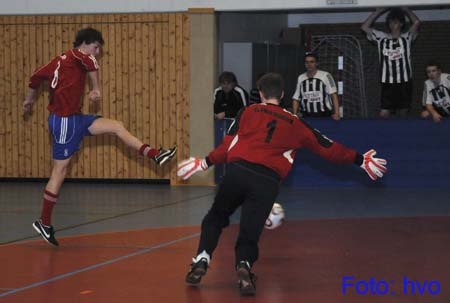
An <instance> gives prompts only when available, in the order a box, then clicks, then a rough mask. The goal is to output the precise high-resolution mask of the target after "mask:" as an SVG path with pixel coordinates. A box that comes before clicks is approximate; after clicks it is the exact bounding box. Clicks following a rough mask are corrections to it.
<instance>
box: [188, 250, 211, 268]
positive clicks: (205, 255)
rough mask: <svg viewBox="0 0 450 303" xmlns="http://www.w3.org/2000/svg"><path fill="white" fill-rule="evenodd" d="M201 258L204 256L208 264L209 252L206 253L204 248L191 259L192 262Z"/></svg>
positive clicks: (209, 259)
mask: <svg viewBox="0 0 450 303" xmlns="http://www.w3.org/2000/svg"><path fill="white" fill-rule="evenodd" d="M202 258H205V259H206V262H208V265H209V262H210V261H211V257H210V256H209V254H208V253H207V252H206V251H205V250H204V251H202V252H201V253H200V254H199V255H198V256H197V257H195V258H192V261H193V262H194V263H197V262H198V261H200V260H201V259H202Z"/></svg>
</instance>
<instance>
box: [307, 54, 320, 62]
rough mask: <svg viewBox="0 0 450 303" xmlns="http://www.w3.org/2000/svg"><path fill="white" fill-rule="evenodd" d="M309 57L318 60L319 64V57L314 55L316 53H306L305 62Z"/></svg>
mask: <svg viewBox="0 0 450 303" xmlns="http://www.w3.org/2000/svg"><path fill="white" fill-rule="evenodd" d="M308 57H312V58H314V59H316V62H319V57H318V56H317V55H316V54H314V53H306V54H305V60H306V58H308Z"/></svg>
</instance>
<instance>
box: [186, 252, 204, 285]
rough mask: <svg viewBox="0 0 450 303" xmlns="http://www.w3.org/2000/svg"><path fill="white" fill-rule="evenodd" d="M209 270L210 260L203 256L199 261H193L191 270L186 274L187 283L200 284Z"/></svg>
mask: <svg viewBox="0 0 450 303" xmlns="http://www.w3.org/2000/svg"><path fill="white" fill-rule="evenodd" d="M207 270H208V261H207V259H206V258H201V259H200V260H199V261H197V262H195V263H192V264H191V270H190V271H189V272H188V274H187V275H186V283H188V284H190V285H197V284H199V283H200V281H201V280H202V277H203V276H204V275H205V274H206V271H207Z"/></svg>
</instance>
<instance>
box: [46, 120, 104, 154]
mask: <svg viewBox="0 0 450 303" xmlns="http://www.w3.org/2000/svg"><path fill="white" fill-rule="evenodd" d="M97 118H100V116H95V115H81V114H79V115H72V116H69V117H59V116H56V115H54V114H52V113H50V116H49V117H48V128H49V131H50V133H51V134H52V141H53V159H55V160H65V159H67V158H70V157H71V156H72V155H73V154H74V153H75V152H76V151H78V150H80V144H81V141H82V140H83V137H85V136H92V134H91V133H90V132H89V129H88V128H89V126H91V125H92V123H93V122H94V121H95V119H97Z"/></svg>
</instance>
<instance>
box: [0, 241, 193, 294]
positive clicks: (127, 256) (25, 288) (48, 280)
mask: <svg viewBox="0 0 450 303" xmlns="http://www.w3.org/2000/svg"><path fill="white" fill-rule="evenodd" d="M199 235H200V233H195V234H192V235H189V236H186V237H183V238H179V239H176V240H172V241H169V242H165V243H161V244H158V245H154V246H150V247H147V248H145V249H142V250H139V251H137V252H134V253H131V254H128V255H125V256H121V257H117V258H114V259H111V260H108V261H104V262H101V263H97V264H94V265H91V266H88V267H84V268H81V269H77V270H74V271H71V272H68V273H65V274H62V275H59V276H56V277H53V278H50V279H47V280H44V281H40V282H35V283H33V284H30V285H26V286H23V287H19V288H14V289H12V290H10V291H7V292H4V293H2V294H0V298H1V297H6V296H9V295H12V294H15V293H18V292H21V291H24V290H27V289H30V288H34V287H37V286H41V285H44V284H48V283H50V282H54V281H57V280H61V279H64V278H67V277H71V276H74V275H77V274H79V273H82V272H85V271H88V270H92V269H96V268H99V267H102V266H105V265H109V264H112V263H116V262H119V261H122V260H125V259H128V258H131V257H135V256H139V255H142V254H145V253H148V252H150V251H152V250H156V249H159V248H163V247H166V246H169V245H172V244H175V243H178V242H181V241H184V240H189V239H192V238H195V237H197V236H199Z"/></svg>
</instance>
